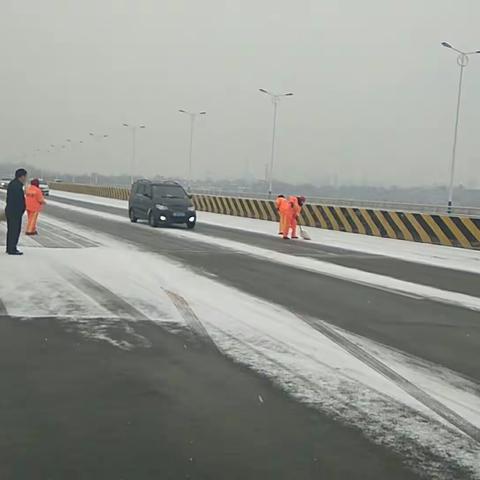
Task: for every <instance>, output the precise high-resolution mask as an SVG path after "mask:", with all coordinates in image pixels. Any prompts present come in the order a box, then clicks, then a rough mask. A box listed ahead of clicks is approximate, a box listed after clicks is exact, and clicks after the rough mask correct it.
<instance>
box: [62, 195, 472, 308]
mask: <svg viewBox="0 0 480 480" xmlns="http://www.w3.org/2000/svg"><path fill="white" fill-rule="evenodd" d="M55 205H56V206H58V207H60V208H64V209H67V210H71V211H76V212H80V213H85V214H88V215H93V216H96V217H101V218H105V219H108V220H111V221H114V222H121V223H129V220H128V218H126V217H121V216H119V215H115V214H111V213H106V212H100V211H96V210H92V209H89V208H85V207H79V206H76V205H70V204H65V203H60V202H57V203H56V204H55ZM132 228H139V226H137V225H132ZM158 232H161V233H162V234H165V235H170V236H173V237H177V238H183V239H186V240H189V241H192V242H200V243H204V244H212V243H215V244H216V245H218V246H219V247H222V248H227V249H230V250H234V251H236V252H241V253H244V254H246V255H251V256H255V257H258V258H261V259H263V260H268V261H272V262H276V263H280V264H282V265H285V266H288V267H292V268H296V269H303V270H305V271H309V272H313V273H317V274H320V275H324V276H328V277H332V278H337V279H341V280H345V281H348V282H352V283H356V284H359V285H366V286H368V287H371V288H375V289H379V290H385V291H388V292H391V293H395V294H397V295H405V296H408V297H411V298H418V299H428V300H431V301H435V302H440V303H444V304H447V305H454V306H461V307H463V308H467V309H471V310H476V311H480V298H478V297H474V296H472V295H467V294H463V293H459V292H452V291H448V290H442V289H439V288H435V287H431V286H428V285H420V284H417V283H413V282H409V281H405V280H400V279H397V278H394V277H393V276H392V277H390V276H386V275H380V274H377V273H372V272H366V271H363V270H358V269H355V268H350V267H345V266H342V265H337V264H334V263H329V262H325V261H322V260H318V259H314V258H309V257H298V256H293V255H289V254H285V253H281V252H277V251H275V250H269V249H265V248H260V247H256V246H253V245H250V244H246V243H241V242H237V241H233V240H229V239H226V238H222V237H215V236H212V235H203V234H201V233H198V232H192V231H185V230H181V229H173V228H172V229H162V230H158ZM453 250H455V249H453V248H450V251H453ZM473 253H475V254H478V253H479V252H473ZM476 273H478V271H477V272H476Z"/></svg>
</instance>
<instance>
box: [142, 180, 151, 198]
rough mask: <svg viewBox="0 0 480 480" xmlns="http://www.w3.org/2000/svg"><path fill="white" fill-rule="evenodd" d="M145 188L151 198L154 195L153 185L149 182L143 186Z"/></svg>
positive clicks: (146, 193)
mask: <svg viewBox="0 0 480 480" xmlns="http://www.w3.org/2000/svg"><path fill="white" fill-rule="evenodd" d="M143 188H144V189H145V195H148V196H149V197H150V198H151V197H152V186H151V185H148V184H147V183H146V184H145V185H144V186H143Z"/></svg>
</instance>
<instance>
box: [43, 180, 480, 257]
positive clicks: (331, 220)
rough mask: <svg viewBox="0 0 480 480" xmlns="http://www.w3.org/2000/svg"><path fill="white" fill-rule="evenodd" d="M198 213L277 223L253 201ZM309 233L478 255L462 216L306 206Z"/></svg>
mask: <svg viewBox="0 0 480 480" xmlns="http://www.w3.org/2000/svg"><path fill="white" fill-rule="evenodd" d="M51 187H52V189H54V190H61V191H66V192H73V193H85V194H89V195H96V196H99V197H106V198H115V199H118V200H128V196H129V189H128V188H122V187H101V186H96V185H77V184H66V183H54V184H52V185H51ZM193 201H194V203H195V206H196V208H197V209H198V210H200V211H205V212H212V213H220V214H224V215H235V216H239V217H248V218H256V219H260V220H270V221H278V214H277V212H276V210H275V205H274V202H273V201H271V200H257V199H251V198H236V197H224V196H215V195H194V196H193ZM300 223H301V224H302V225H306V226H309V227H317V228H324V229H327V230H338V231H341V232H350V233H360V234H363V235H373V236H376V237H384V238H395V239H398V240H409V241H413V242H422V243H433V244H437V245H446V246H454V247H462V248H470V249H478V250H480V218H474V217H468V216H458V215H435V214H427V213H414V212H401V211H395V210H377V209H369V208H355V207H340V206H329V205H315V204H309V203H307V205H305V207H304V208H303V211H302V216H301V219H300Z"/></svg>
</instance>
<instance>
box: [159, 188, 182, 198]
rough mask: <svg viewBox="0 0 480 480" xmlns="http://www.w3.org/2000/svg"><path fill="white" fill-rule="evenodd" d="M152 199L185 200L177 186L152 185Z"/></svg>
mask: <svg viewBox="0 0 480 480" xmlns="http://www.w3.org/2000/svg"><path fill="white" fill-rule="evenodd" d="M152 194H153V198H187V194H186V193H185V190H184V189H183V188H182V187H180V186H179V185H152Z"/></svg>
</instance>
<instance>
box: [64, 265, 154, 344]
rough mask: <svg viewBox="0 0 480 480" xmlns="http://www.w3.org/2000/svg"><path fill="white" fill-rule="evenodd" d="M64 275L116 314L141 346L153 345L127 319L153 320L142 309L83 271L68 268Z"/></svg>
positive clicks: (125, 328) (127, 331) (126, 330)
mask: <svg viewBox="0 0 480 480" xmlns="http://www.w3.org/2000/svg"><path fill="white" fill-rule="evenodd" d="M63 275H64V277H65V278H66V279H67V280H68V281H70V282H71V283H72V284H73V286H75V287H76V288H77V289H79V290H80V291H81V292H83V293H84V294H85V295H87V296H89V297H90V298H91V299H92V300H94V301H95V302H96V303H98V304H99V305H101V306H102V307H103V308H105V309H106V310H108V311H109V312H111V313H112V314H113V315H114V316H116V317H117V318H118V321H119V322H120V323H121V324H122V326H123V328H124V330H125V332H126V333H128V334H129V335H132V336H133V337H134V338H135V339H136V340H137V341H139V343H140V344H141V346H143V347H145V348H149V347H151V343H150V341H149V340H148V339H146V338H145V337H143V336H141V335H139V334H138V333H136V332H135V330H134V329H133V328H132V327H131V325H129V323H128V320H126V319H131V320H143V321H151V319H150V318H149V317H147V316H146V315H145V314H143V313H142V312H141V311H140V310H137V309H136V308H135V307H134V306H133V305H131V304H130V303H128V302H127V301H126V300H124V299H123V298H121V297H119V296H118V295H116V294H115V293H114V292H112V291H111V290H109V289H108V288H106V287H105V286H103V285H102V284H100V283H98V282H97V281H95V280H93V279H92V278H90V277H88V276H87V275H84V274H83V273H80V272H78V271H74V270H68V271H66V272H63ZM106 326H109V325H106ZM110 326H112V325H110Z"/></svg>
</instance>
